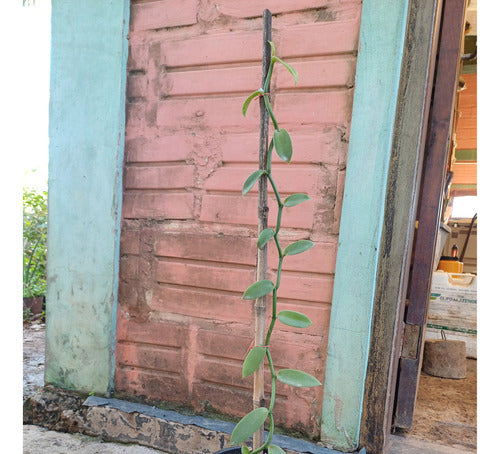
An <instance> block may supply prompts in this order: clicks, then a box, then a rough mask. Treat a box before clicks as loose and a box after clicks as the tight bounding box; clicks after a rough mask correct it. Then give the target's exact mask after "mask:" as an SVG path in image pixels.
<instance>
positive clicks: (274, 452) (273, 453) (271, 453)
mask: <svg viewBox="0 0 500 454" xmlns="http://www.w3.org/2000/svg"><path fill="white" fill-rule="evenodd" d="M267 454H286V453H285V451H283V449H281V448H280V447H279V446H276V445H269V446H268V447H267Z"/></svg>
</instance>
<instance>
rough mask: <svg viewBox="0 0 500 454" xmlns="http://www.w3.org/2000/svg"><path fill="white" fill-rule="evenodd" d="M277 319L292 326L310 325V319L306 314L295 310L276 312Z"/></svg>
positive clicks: (304, 326)
mask: <svg viewBox="0 0 500 454" xmlns="http://www.w3.org/2000/svg"><path fill="white" fill-rule="evenodd" d="M278 320H279V321H280V322H281V323H284V324H285V325H288V326H293V327H294V328H307V327H308V326H311V325H312V322H311V319H310V318H309V317H308V316H307V315H305V314H301V313H300V312H295V311H280V312H278Z"/></svg>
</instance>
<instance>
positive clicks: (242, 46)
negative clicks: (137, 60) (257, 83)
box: [159, 31, 262, 68]
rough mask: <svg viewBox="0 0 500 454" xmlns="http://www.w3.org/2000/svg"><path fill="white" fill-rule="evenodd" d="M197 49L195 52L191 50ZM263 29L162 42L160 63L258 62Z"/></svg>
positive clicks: (186, 64)
mask: <svg viewBox="0 0 500 454" xmlns="http://www.w3.org/2000/svg"><path fill="white" fill-rule="evenodd" d="M193 49H196V52H193ZM261 58H262V32H261V31H255V32H235V33H218V34H210V35H203V36H195V37H192V38H189V39H182V40H172V41H169V40H165V41H163V42H162V44H161V56H160V61H159V63H160V64H161V65H165V66H167V67H171V68H174V67H179V66H200V65H213V64H220V63H224V64H226V63H236V62H259V61H260V60H261Z"/></svg>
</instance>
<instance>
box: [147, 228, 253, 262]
mask: <svg viewBox="0 0 500 454" xmlns="http://www.w3.org/2000/svg"><path fill="white" fill-rule="evenodd" d="M253 243H254V242H253V240H252V239H250V238H242V237H239V236H232V235H223V234H216V235H214V234H207V233H203V234H202V233H194V232H193V233H191V232H187V233H184V232H182V233H181V232H168V233H164V234H163V235H161V236H159V238H158V241H157V242H156V249H155V252H156V254H157V255H158V256H163V257H177V258H186V259H198V260H210V261H211V262H224V263H239V264H246V265H254V264H255V250H252V249H251V248H252V244H253ZM255 244H256V243H255Z"/></svg>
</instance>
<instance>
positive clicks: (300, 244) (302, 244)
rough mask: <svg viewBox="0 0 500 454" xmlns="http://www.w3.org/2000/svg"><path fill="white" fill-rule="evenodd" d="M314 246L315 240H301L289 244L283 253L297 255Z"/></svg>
mask: <svg viewBox="0 0 500 454" xmlns="http://www.w3.org/2000/svg"><path fill="white" fill-rule="evenodd" d="M313 246H314V242H312V241H310V240H299V241H295V242H294V243H291V244H289V245H288V246H287V247H286V248H285V250H284V251H283V255H295V254H300V253H301V252H304V251H307V250H308V249H311V248H312V247H313Z"/></svg>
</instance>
